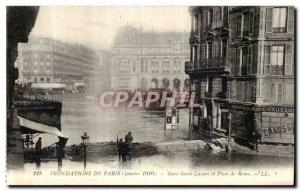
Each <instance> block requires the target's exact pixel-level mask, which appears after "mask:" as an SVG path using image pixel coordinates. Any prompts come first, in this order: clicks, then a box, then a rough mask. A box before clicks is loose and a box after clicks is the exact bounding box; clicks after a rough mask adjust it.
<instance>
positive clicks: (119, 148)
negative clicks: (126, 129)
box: [117, 139, 124, 161]
mask: <svg viewBox="0 0 300 191" xmlns="http://www.w3.org/2000/svg"><path fill="white" fill-rule="evenodd" d="M122 146H124V142H123V139H120V140H119V141H118V143H117V148H118V153H119V161H121V159H122V151H123V148H122Z"/></svg>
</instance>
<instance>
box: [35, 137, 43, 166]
mask: <svg viewBox="0 0 300 191" xmlns="http://www.w3.org/2000/svg"><path fill="white" fill-rule="evenodd" d="M41 155H42V138H41V137H39V139H38V141H37V142H36V143H35V162H36V165H37V166H40V164H41Z"/></svg>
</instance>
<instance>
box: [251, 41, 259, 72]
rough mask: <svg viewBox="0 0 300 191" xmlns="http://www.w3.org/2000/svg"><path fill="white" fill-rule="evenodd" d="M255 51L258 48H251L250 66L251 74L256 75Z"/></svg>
mask: <svg viewBox="0 0 300 191" xmlns="http://www.w3.org/2000/svg"><path fill="white" fill-rule="evenodd" d="M257 49H258V46H257V45H256V46H252V62H251V65H252V73H253V74H256V73H257V62H258V61H257V60H258V58H257Z"/></svg>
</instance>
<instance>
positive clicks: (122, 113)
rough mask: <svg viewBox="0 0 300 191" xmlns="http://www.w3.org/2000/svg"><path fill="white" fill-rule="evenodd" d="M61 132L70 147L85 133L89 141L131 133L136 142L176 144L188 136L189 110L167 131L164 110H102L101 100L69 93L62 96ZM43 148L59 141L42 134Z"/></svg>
mask: <svg viewBox="0 0 300 191" xmlns="http://www.w3.org/2000/svg"><path fill="white" fill-rule="evenodd" d="M62 103H63V107H62V116H61V124H62V126H61V127H62V133H63V135H64V136H66V137H68V138H69V140H68V143H67V144H68V145H72V144H79V143H80V142H81V136H82V135H83V133H84V132H87V134H88V135H89V136H90V140H89V141H90V142H91V143H94V142H106V141H116V140H117V137H118V138H123V139H124V137H125V135H126V134H127V133H128V132H132V135H133V139H134V140H133V141H134V142H164V141H175V140H179V139H184V138H187V137H188V133H189V132H188V110H187V109H180V110H179V122H178V127H177V129H175V130H172V131H171V130H165V128H164V120H165V119H164V115H165V113H164V111H158V110H156V111H145V110H139V109H138V108H130V109H129V108H128V109H125V108H110V109H102V108H101V107H100V105H99V104H98V100H97V99H95V98H94V97H92V96H88V95H84V94H67V95H64V96H63V97H62ZM42 137H43V145H44V146H48V145H51V144H53V143H55V142H56V141H57V140H58V139H57V137H56V136H52V135H42Z"/></svg>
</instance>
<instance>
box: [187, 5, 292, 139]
mask: <svg viewBox="0 0 300 191" xmlns="http://www.w3.org/2000/svg"><path fill="white" fill-rule="evenodd" d="M294 12H295V10H294V8H293V7H247V6H245V7H216V6H214V7H191V8H190V14H191V17H192V30H191V33H190V46H191V58H190V62H187V63H186V68H185V71H186V73H187V74H188V75H189V76H190V78H191V82H192V84H193V90H194V91H196V92H197V101H198V103H199V104H200V106H199V107H195V108H193V109H192V111H191V112H192V114H193V115H192V118H191V121H190V124H191V126H193V127H199V128H200V129H205V130H206V131H208V132H209V133H210V134H211V135H216V136H231V137H235V138H238V139H242V140H246V141H248V142H252V143H257V142H261V143H269V144H270V143H281V144H294V97H295V94H294V87H295V86H294V81H295V76H294V46H295V44H294V22H295V19H294Z"/></svg>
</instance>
